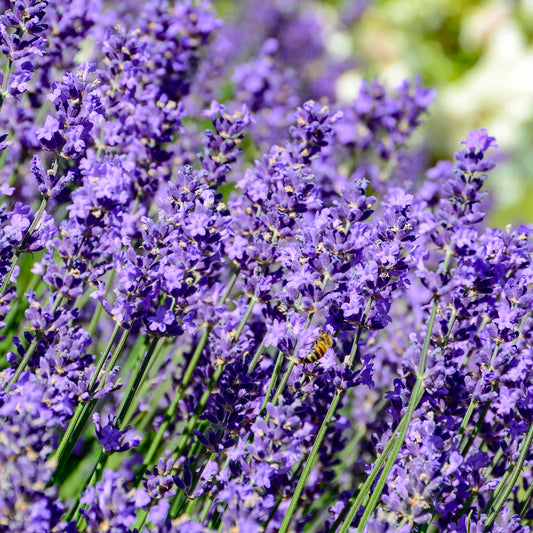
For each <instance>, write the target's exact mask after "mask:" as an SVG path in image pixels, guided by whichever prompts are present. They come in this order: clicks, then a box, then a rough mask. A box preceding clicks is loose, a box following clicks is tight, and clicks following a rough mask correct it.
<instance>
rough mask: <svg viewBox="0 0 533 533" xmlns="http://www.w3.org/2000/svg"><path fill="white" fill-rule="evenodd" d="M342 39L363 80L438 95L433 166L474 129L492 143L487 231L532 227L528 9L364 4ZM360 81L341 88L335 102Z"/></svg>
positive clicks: (415, 1)
mask: <svg viewBox="0 0 533 533" xmlns="http://www.w3.org/2000/svg"><path fill="white" fill-rule="evenodd" d="M347 37H348V39H344V40H345V43H346V44H347V45H348V46H349V48H350V50H351V51H352V52H353V53H356V54H357V55H358V56H359V57H361V59H362V60H363V64H362V69H361V73H363V74H364V75H371V76H374V75H375V76H378V77H379V78H380V79H383V80H385V81H387V82H388V83H390V84H392V85H396V84H398V83H399V82H401V80H402V79H404V78H406V77H412V76H413V75H414V74H416V73H419V74H420V75H421V77H422V80H423V82H424V83H425V84H426V85H431V86H433V87H435V88H436V89H437V97H436V100H435V103H434V104H433V107H432V109H431V114H430V116H429V117H428V119H427V122H426V124H425V126H424V127H423V130H422V132H421V133H422V134H423V136H424V140H425V141H426V142H428V143H429V146H430V149H431V154H432V157H435V158H446V157H450V155H451V154H453V152H454V151H455V150H457V148H458V142H459V141H460V140H462V139H464V138H465V136H466V134H467V133H468V132H469V131H470V130H471V129H474V128H476V129H477V128H486V129H487V130H488V132H489V134H490V135H492V136H494V137H496V140H497V142H498V145H499V147H500V150H499V155H498V157H499V158H502V160H501V161H499V163H498V166H497V167H496V169H495V170H494V171H493V172H492V173H491V175H490V179H489V180H488V185H489V188H490V189H491V190H492V192H493V198H494V211H493V214H492V220H491V222H492V223H493V224H495V225H498V226H501V225H504V224H506V223H509V222H533V0H524V1H511V0H507V1H505V0H492V1H480V2H468V1H465V0H382V1H376V2H373V3H372V2H369V4H368V7H367V9H366V11H365V12H364V14H363V15H362V18H361V19H360V21H359V22H358V23H357V24H356V25H354V27H353V29H352V30H351V31H350V34H349V35H347ZM361 73H352V74H351V75H345V78H344V80H342V79H341V81H340V84H339V87H338V90H339V96H341V97H342V96H343V93H344V94H346V95H347V94H349V92H350V88H349V87H350V84H352V83H354V82H355V83H357V78H358V76H360V75H361ZM493 155H494V152H493Z"/></svg>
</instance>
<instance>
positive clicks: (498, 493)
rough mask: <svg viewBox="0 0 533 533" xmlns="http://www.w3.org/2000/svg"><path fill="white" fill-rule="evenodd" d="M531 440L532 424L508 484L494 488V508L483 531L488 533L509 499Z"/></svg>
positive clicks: (532, 435) (532, 433)
mask: <svg viewBox="0 0 533 533" xmlns="http://www.w3.org/2000/svg"><path fill="white" fill-rule="evenodd" d="M532 440H533V424H531V425H530V426H529V431H528V432H527V433H526V435H525V437H524V440H523V442H522V446H521V450H520V457H519V458H518V461H517V462H516V464H515V465H514V467H513V469H512V472H511V475H510V479H509V481H508V483H507V484H506V485H505V487H504V486H503V484H502V483H501V482H500V484H499V485H498V487H497V488H496V490H495V491H494V492H495V503H494V507H493V509H492V512H491V514H490V515H489V517H488V519H487V522H486V523H485V531H488V529H489V528H490V526H491V525H492V523H493V522H494V520H496V517H497V516H498V515H499V513H500V510H501V508H502V507H503V505H504V504H505V502H506V501H507V498H509V495H510V494H511V492H512V490H513V488H514V486H515V484H516V482H517V481H518V478H519V477H520V473H521V472H522V467H523V466H524V461H525V460H526V455H527V454H528V453H529V450H530V448H531V441H532Z"/></svg>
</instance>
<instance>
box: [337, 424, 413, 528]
mask: <svg viewBox="0 0 533 533" xmlns="http://www.w3.org/2000/svg"><path fill="white" fill-rule="evenodd" d="M404 424H405V419H403V418H402V420H400V423H399V424H398V427H397V428H396V429H395V430H394V431H393V433H392V435H391V438H390V439H389V442H387V444H386V446H385V448H384V449H383V452H382V453H381V454H380V455H379V457H377V459H376V462H375V463H374V466H373V467H372V471H371V472H370V474H369V476H368V478H367V479H366V481H365V482H364V483H363V484H362V486H361V487H360V488H359V490H358V492H357V496H356V497H355V499H354V501H353V503H352V504H351V506H350V510H349V512H348V514H347V515H346V518H345V520H344V522H343V524H342V528H341V533H346V532H347V531H348V528H349V527H350V525H351V523H352V522H353V519H354V518H355V515H356V514H357V511H358V510H359V508H360V507H361V505H362V504H363V503H364V500H365V498H366V497H367V496H368V490H369V489H370V487H371V486H372V483H374V480H375V479H376V477H377V475H378V474H379V472H380V470H381V467H382V466H383V465H384V463H385V461H386V459H387V457H388V455H389V453H390V451H391V449H392V446H393V445H394V442H395V441H396V438H395V435H396V433H398V432H399V431H401V429H402V426H403V425H404ZM345 509H347V507H346V508H345ZM343 515H344V512H342V513H341V514H340V515H339V517H338V518H337V520H335V523H334V524H333V526H332V527H331V528H330V532H332V533H333V532H334V531H336V530H337V528H338V527H339V524H340V522H341V520H342V518H343Z"/></svg>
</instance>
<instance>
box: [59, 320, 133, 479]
mask: <svg viewBox="0 0 533 533" xmlns="http://www.w3.org/2000/svg"><path fill="white" fill-rule="evenodd" d="M115 329H116V328H115ZM113 333H115V332H113ZM128 333H129V330H125V331H124V333H123V334H122V337H121V339H120V342H119V344H118V346H117V348H116V350H115V352H114V354H113V357H112V358H111V360H110V364H109V365H108V366H107V369H106V371H105V372H104V375H103V376H102V379H101V380H100V385H99V386H98V387H97V388H96V390H95V389H94V385H95V383H96V377H95V376H96V372H95V374H94V375H93V378H94V379H91V382H90V383H89V392H90V394H93V393H94V392H97V391H98V390H100V389H101V388H102V387H103V386H104V384H105V378H106V377H107V375H108V374H109V372H110V371H111V370H112V368H113V367H114V365H115V363H116V361H117V360H118V357H119V356H120V353H121V352H122V349H123V348H124V345H125V343H126V339H127V338H128ZM112 337H113V335H112ZM115 337H116V334H115ZM112 344H113V343H112V342H111V339H110V342H108V346H107V348H106V350H105V351H104V354H105V352H106V351H108V349H109V350H111V346H112ZM105 359H107V355H105V356H104V357H102V358H101V361H105ZM96 402H97V400H94V399H93V400H90V401H89V402H87V403H84V404H80V405H78V407H76V410H75V411H74V416H73V417H72V419H71V421H70V423H69V425H68V427H67V430H66V431H65V433H64V435H63V437H62V438H61V441H60V443H59V446H58V448H57V451H56V453H55V457H57V467H56V470H55V472H54V474H53V476H52V478H51V480H50V483H54V482H55V480H57V478H58V477H59V476H60V475H61V473H62V471H63V469H64V468H65V466H66V464H67V462H68V460H69V458H70V453H71V452H72V450H73V448H74V446H75V444H76V442H78V439H79V437H80V435H81V432H82V431H83V428H84V427H85V424H86V423H87V420H89V417H90V416H91V413H92V411H93V409H94V407H95V405H96Z"/></svg>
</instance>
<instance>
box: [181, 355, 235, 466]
mask: <svg viewBox="0 0 533 533" xmlns="http://www.w3.org/2000/svg"><path fill="white" fill-rule="evenodd" d="M224 366H225V365H224V364H221V365H218V366H217V369H216V370H215V373H214V374H213V376H212V378H211V381H210V382H209V385H208V386H207V388H206V389H205V391H204V393H203V394H202V397H201V398H200V401H199V402H198V405H197V406H196V409H195V410H194V414H193V416H192V417H191V418H190V419H189V422H188V423H187V426H186V427H185V429H184V431H183V434H182V435H181V438H180V440H179V441H178V445H177V447H176V450H175V451H174V453H173V454H172V458H173V459H174V462H176V461H177V460H178V459H179V457H180V455H181V454H182V452H183V450H184V448H185V445H186V444H187V442H188V440H189V436H190V434H191V432H192V430H193V429H194V427H195V426H196V424H197V422H198V418H200V415H201V414H202V413H203V412H204V409H205V406H206V405H207V401H208V400H209V397H210V396H211V391H212V390H213V389H214V388H215V385H216V384H217V383H218V380H219V379H220V376H221V375H222V372H223V370H224Z"/></svg>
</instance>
